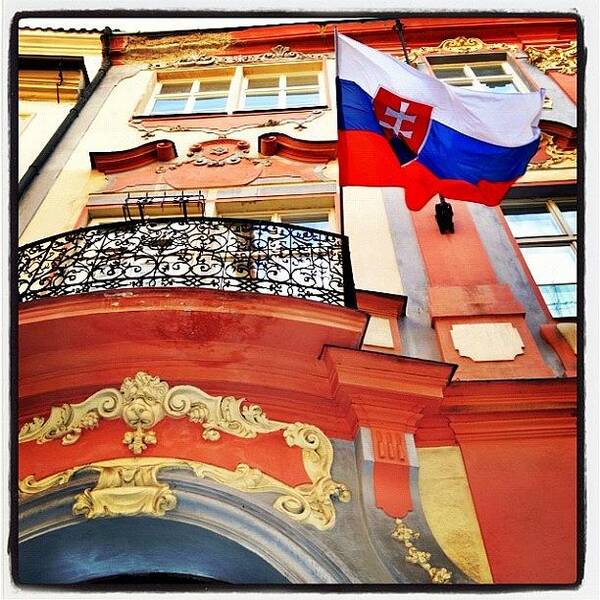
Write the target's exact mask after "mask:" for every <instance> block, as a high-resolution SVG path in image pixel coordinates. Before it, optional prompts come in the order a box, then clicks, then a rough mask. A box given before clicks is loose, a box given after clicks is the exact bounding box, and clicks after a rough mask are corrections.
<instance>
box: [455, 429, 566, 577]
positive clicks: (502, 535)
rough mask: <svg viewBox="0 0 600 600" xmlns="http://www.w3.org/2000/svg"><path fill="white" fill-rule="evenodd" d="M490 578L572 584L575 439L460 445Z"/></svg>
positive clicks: (501, 441)
mask: <svg viewBox="0 0 600 600" xmlns="http://www.w3.org/2000/svg"><path fill="white" fill-rule="evenodd" d="M460 446H461V450H462V453H463V458H464V462H465V468H466V471H467V475H468V479H469V484H470V486H471V492H472V494H473V500H474V503H475V509H476V512H477V517H478V519H479V524H480V527H481V532H482V536H483V540H484V544H485V548H486V551H487V555H488V559H489V562H490V568H491V571H492V576H493V579H494V582H495V583H556V584H558V583H573V582H574V581H575V580H576V576H577V572H576V565H577V535H576V533H577V476H576V439H575V436H574V435H570V436H565V437H542V438H536V437H532V438H530V439H523V438H519V439H502V440H497V439H496V440H494V439H492V440H479V441H474V440H471V441H463V442H461V444H460Z"/></svg>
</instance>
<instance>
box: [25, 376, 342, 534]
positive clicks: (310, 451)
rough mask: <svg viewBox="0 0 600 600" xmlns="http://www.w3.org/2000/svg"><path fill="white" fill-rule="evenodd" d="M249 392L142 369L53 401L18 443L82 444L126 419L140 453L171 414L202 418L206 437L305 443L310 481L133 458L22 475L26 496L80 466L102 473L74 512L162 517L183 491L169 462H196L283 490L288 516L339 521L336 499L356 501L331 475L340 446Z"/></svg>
mask: <svg viewBox="0 0 600 600" xmlns="http://www.w3.org/2000/svg"><path fill="white" fill-rule="evenodd" d="M243 401H244V400H243V399H236V398H234V397H233V396H226V397H222V396H209V395H208V394H206V393H205V392H203V391H202V390H200V389H198V388H196V387H193V386H188V385H179V386H175V387H173V388H171V389H169V386H168V385H167V384H166V383H165V382H162V381H160V379H159V378H158V377H152V376H151V375H148V374H147V373H143V372H140V373H138V374H137V375H136V376H135V378H127V379H125V380H124V381H123V385H122V386H121V389H120V390H116V389H113V388H107V389H104V390H100V391H99V392H97V393H95V394H93V395H92V396H90V397H89V398H88V399H87V400H85V401H84V402H82V403H80V404H73V405H70V404H64V405H63V406H61V407H53V408H52V410H51V412H50V416H49V418H48V420H44V419H43V418H41V417H36V418H34V419H33V420H32V421H31V422H29V423H27V424H26V425H24V426H23V428H22V429H21V432H20V434H19V442H20V443H24V442H29V441H34V440H35V441H36V442H37V443H38V444H42V443H45V442H48V441H50V440H53V439H61V441H62V443H63V444H72V443H75V442H76V441H77V440H78V439H79V437H80V436H81V434H82V432H83V430H84V429H89V428H91V427H98V426H99V425H100V421H101V419H104V418H106V419H116V418H122V419H124V420H125V422H127V423H128V424H129V425H130V426H132V427H135V430H134V431H133V432H128V433H127V434H126V436H125V439H124V440H123V442H124V443H126V444H127V445H128V447H129V449H130V450H131V451H132V452H133V453H134V454H140V453H142V452H143V451H144V450H145V449H146V447H147V445H148V444H149V443H153V444H157V443H158V440H157V438H156V434H155V433H154V432H152V431H149V428H150V427H152V426H153V425H155V424H156V423H157V422H159V421H160V420H162V419H163V418H165V417H172V418H183V417H187V418H188V419H189V420H190V421H192V422H194V423H198V424H201V425H202V428H203V430H204V431H203V433H202V437H203V438H204V439H205V440H207V441H216V440H218V439H219V438H220V437H221V433H228V434H230V435H234V436H236V437H241V438H254V437H256V436H257V435H259V434H263V433H270V432H275V431H282V434H283V438H284V440H285V442H286V443H287V445H288V446H290V447H297V448H300V449H301V450H302V461H303V465H304V469H305V471H306V474H307V476H308V479H309V481H310V483H304V484H300V485H297V486H295V487H291V486H289V485H287V484H285V483H282V482H280V481H278V480H276V479H275V478H273V477H271V476H269V475H267V474H265V473H263V472H262V471H260V470H259V469H256V468H253V467H251V466H249V465H247V464H243V463H242V464H239V465H238V466H237V467H236V469H235V470H234V471H230V470H228V469H224V468H222V467H218V466H214V465H210V464H206V463H201V462H197V461H191V460H186V459H178V458H154V457H152V458H150V457H134V458H128V459H127V458H126V459H114V460H108V461H101V462H95V463H89V464H85V465H80V466H77V467H74V468H71V469H68V470H66V471H63V472H60V473H55V474H53V475H50V476H48V477H45V478H43V479H41V480H39V481H38V480H36V479H35V477H34V476H33V475H29V476H27V477H25V478H24V479H23V480H21V481H20V482H19V490H20V492H21V493H22V494H24V495H26V496H27V495H31V494H36V493H39V492H42V491H45V490H48V489H51V488H53V487H55V486H59V485H64V484H65V483H67V482H68V481H69V480H70V479H71V477H72V476H73V475H74V474H75V473H79V472H83V471H96V472H98V473H99V474H100V475H99V479H98V483H97V485H96V486H95V488H93V489H91V488H88V489H86V490H85V491H84V492H83V493H82V494H79V495H78V496H77V497H76V500H75V504H74V506H73V511H74V513H75V514H81V515H84V516H85V517H87V518H95V517H100V516H115V515H137V514H149V515H155V516H160V515H162V514H164V513H165V511H168V510H171V509H173V508H174V507H175V505H176V496H175V492H173V491H172V490H171V489H170V488H169V486H168V485H167V484H164V483H160V482H159V481H158V480H157V478H156V476H157V473H158V471H160V470H161V469H167V468H180V469H181V468H184V469H191V470H192V471H193V472H194V473H195V474H196V476H198V477H200V478H206V479H211V480H213V481H217V482H219V483H221V484H223V485H227V486H230V487H233V488H235V489H237V490H241V491H246V492H275V493H278V494H281V495H280V496H279V497H278V498H277V499H276V500H275V502H274V504H273V506H274V507H275V508H276V509H277V510H278V511H280V512H282V513H284V514H285V515H287V516H288V517H289V518H291V519H293V520H295V521H299V522H303V523H306V524H309V525H312V526H314V527H316V528H317V529H320V530H326V529H330V528H331V527H333V525H334V523H335V508H334V505H333V502H332V498H337V499H338V500H340V501H342V502H349V501H350V498H351V494H350V491H349V490H348V488H347V486H346V485H345V484H343V483H339V482H336V481H334V480H333V479H332V478H331V466H332V464H333V447H332V445H331V442H330V441H329V439H328V438H327V437H326V436H325V434H324V433H323V432H322V431H321V430H320V429H319V428H318V427H316V426H314V425H309V424H305V423H285V422H282V421H271V420H269V419H267V417H266V415H265V414H264V413H263V411H262V409H261V408H260V407H259V406H258V405H256V404H251V405H244V406H242V402H243Z"/></svg>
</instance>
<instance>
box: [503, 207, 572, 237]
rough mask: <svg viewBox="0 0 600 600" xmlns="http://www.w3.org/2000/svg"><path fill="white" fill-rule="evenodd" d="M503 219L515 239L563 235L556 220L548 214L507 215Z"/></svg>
mask: <svg viewBox="0 0 600 600" xmlns="http://www.w3.org/2000/svg"><path fill="white" fill-rule="evenodd" d="M505 217H506V221H507V222H508V226H509V227H510V230H511V231H512V233H513V235H514V236H515V237H517V238H519V237H535V236H539V235H561V234H562V233H563V232H562V231H561V229H560V227H559V225H558V223H557V222H556V219H555V218H554V217H553V216H552V215H551V214H550V213H549V212H539V213H534V212H528V213H522V214H507V215H505Z"/></svg>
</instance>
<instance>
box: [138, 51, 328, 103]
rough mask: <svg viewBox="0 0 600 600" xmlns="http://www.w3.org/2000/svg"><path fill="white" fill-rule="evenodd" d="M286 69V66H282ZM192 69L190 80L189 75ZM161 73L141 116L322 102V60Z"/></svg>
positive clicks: (323, 100)
mask: <svg viewBox="0 0 600 600" xmlns="http://www.w3.org/2000/svg"><path fill="white" fill-rule="evenodd" d="M283 69H287V70H283ZM192 73H194V74H195V77H194V78H191V77H189V75H191V74H192ZM186 75H187V76H188V77H189V78H185V77H183V75H182V74H178V73H177V72H176V71H172V72H168V73H162V74H160V75H159V80H158V82H157V83H156V85H155V87H154V90H153V91H152V93H151V97H150V99H149V100H144V101H143V104H144V108H142V109H141V110H142V112H144V114H151V115H176V114H198V113H200V114H202V113H207V114H211V113H225V114H232V113H234V112H235V111H238V110H239V111H253V110H276V109H294V108H304V107H311V106H323V105H326V104H327V102H326V99H325V93H324V89H325V86H324V81H323V72H322V64H321V63H320V62H312V63H304V64H302V65H295V66H294V69H293V70H290V66H289V65H285V66H284V65H267V66H240V67H228V68H215V69H204V70H203V71H192V72H190V71H188V72H187V73H186Z"/></svg>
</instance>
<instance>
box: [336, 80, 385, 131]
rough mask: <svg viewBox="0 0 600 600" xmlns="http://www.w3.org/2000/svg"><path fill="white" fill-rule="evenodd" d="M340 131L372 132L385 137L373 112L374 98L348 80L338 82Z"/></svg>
mask: <svg viewBox="0 0 600 600" xmlns="http://www.w3.org/2000/svg"><path fill="white" fill-rule="evenodd" d="M337 96H338V109H337V111H338V113H337V114H338V129H351V130H360V131H372V132H373V133H379V134H380V135H383V130H382V128H381V126H380V125H379V123H378V122H377V119H376V118H375V113H374V112H373V98H371V96H369V94H367V92H365V91H364V90H363V89H362V88H361V87H360V86H359V85H357V84H356V83H354V82H353V81H347V80H346V79H338V80H337Z"/></svg>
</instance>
